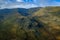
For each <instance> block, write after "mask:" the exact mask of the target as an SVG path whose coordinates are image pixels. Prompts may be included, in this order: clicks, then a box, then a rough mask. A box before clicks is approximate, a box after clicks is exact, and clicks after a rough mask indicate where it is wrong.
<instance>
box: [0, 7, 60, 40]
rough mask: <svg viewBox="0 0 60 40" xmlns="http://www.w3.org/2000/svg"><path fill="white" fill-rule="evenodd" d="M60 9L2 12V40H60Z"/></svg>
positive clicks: (0, 14)
mask: <svg viewBox="0 0 60 40" xmlns="http://www.w3.org/2000/svg"><path fill="white" fill-rule="evenodd" d="M59 14H60V7H46V8H31V9H23V8H21V9H19V8H17V9H3V10H0V40H60V15H59Z"/></svg>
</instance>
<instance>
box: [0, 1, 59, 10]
mask: <svg viewBox="0 0 60 40" xmlns="http://www.w3.org/2000/svg"><path fill="white" fill-rule="evenodd" d="M46 6H60V1H57V0H0V9H1V8H31V7H46Z"/></svg>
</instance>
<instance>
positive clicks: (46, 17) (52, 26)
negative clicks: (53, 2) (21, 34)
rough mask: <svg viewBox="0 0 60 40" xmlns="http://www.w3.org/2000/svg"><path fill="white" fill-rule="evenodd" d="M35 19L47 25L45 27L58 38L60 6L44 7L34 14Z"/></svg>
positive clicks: (59, 36)
mask: <svg viewBox="0 0 60 40" xmlns="http://www.w3.org/2000/svg"><path fill="white" fill-rule="evenodd" d="M34 16H38V17H37V20H38V21H39V20H40V21H41V22H43V23H45V24H46V25H48V26H47V27H46V29H47V30H48V31H49V32H51V33H52V34H53V35H54V36H55V37H56V38H57V40H60V34H59V32H60V7H46V8H42V9H40V10H39V11H38V12H36V13H35V14H34Z"/></svg>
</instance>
